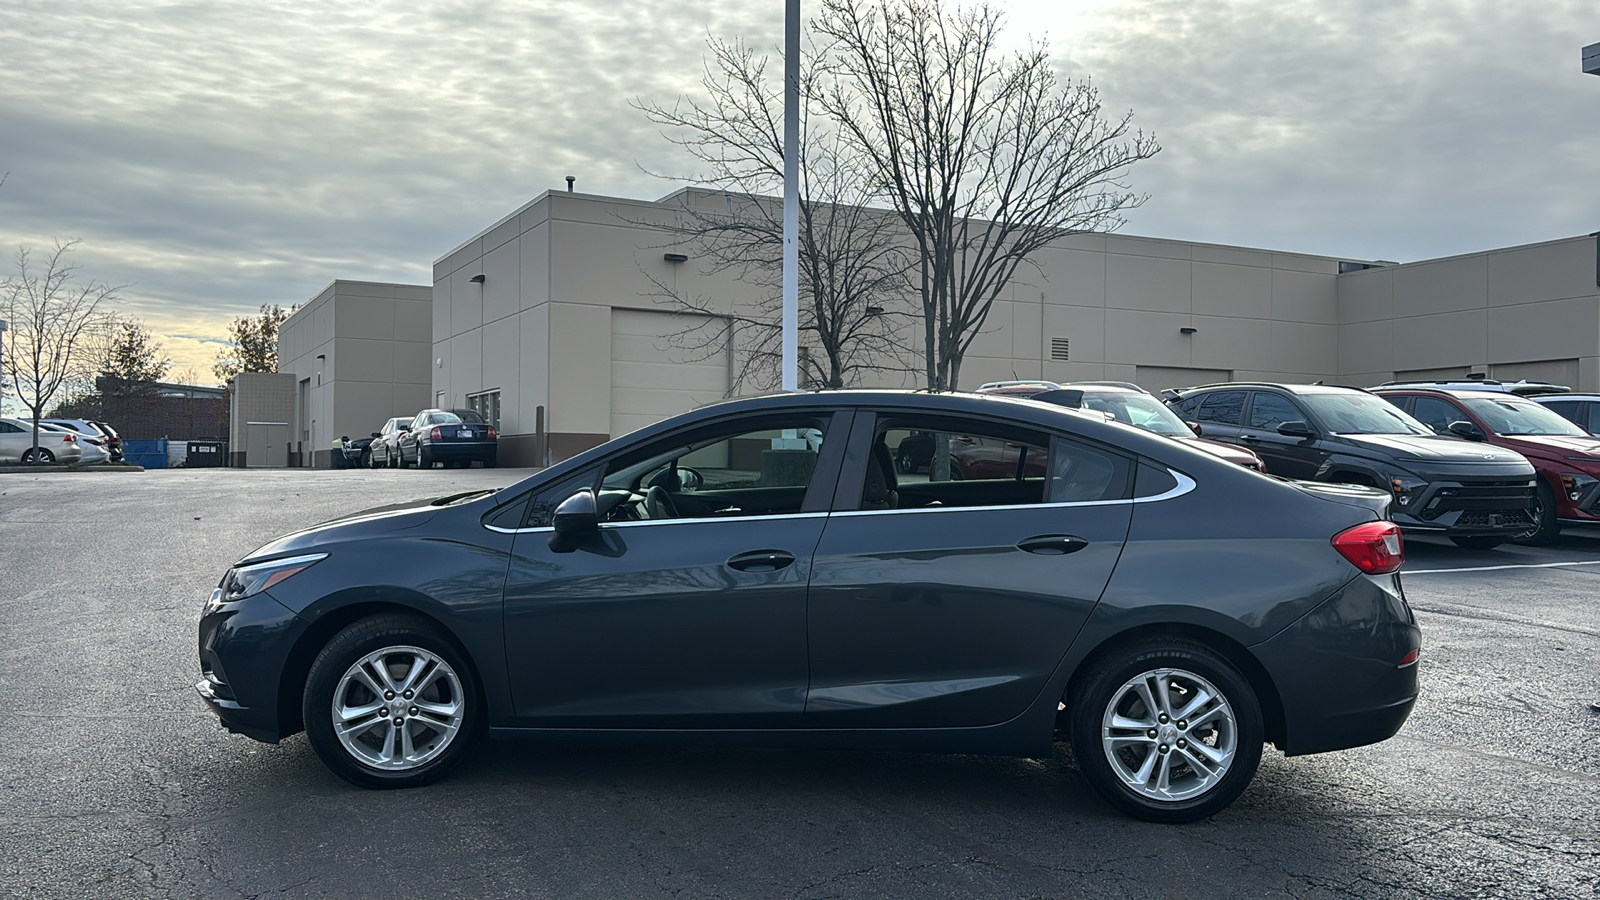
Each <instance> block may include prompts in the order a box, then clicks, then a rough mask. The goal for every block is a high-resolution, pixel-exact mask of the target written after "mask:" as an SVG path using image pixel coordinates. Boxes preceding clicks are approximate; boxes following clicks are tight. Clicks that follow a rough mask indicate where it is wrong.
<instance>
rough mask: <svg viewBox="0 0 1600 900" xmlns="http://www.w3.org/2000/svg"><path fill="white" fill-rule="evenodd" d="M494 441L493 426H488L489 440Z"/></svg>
mask: <svg viewBox="0 0 1600 900" xmlns="http://www.w3.org/2000/svg"><path fill="white" fill-rule="evenodd" d="M494 439H495V433H494V426H493V425H490V426H489V440H491V441H492V440H494Z"/></svg>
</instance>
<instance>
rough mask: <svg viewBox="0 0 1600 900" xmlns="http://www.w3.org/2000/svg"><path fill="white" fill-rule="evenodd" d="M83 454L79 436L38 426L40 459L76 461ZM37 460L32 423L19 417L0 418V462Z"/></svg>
mask: <svg viewBox="0 0 1600 900" xmlns="http://www.w3.org/2000/svg"><path fill="white" fill-rule="evenodd" d="M82 458H83V448H82V447H81V446H79V445H78V436H77V435H76V434H73V433H71V432H70V431H69V432H66V433H63V432H60V431H50V430H48V429H46V428H44V427H40V429H39V453H38V461H39V462H43V463H53V462H61V463H75V462H78V461H79V460H80V459H82ZM33 461H34V450H33V423H31V422H24V421H21V420H19V419H0V463H17V462H22V463H31V462H33Z"/></svg>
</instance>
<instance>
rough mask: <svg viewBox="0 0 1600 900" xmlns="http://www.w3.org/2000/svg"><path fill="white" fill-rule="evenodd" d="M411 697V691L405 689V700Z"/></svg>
mask: <svg viewBox="0 0 1600 900" xmlns="http://www.w3.org/2000/svg"><path fill="white" fill-rule="evenodd" d="M411 697H412V694H411V692H410V691H406V699H407V700H410V699H411Z"/></svg>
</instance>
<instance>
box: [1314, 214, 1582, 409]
mask: <svg viewBox="0 0 1600 900" xmlns="http://www.w3.org/2000/svg"><path fill="white" fill-rule="evenodd" d="M1597 281H1600V251H1597V246H1596V239H1595V237H1593V236H1588V237H1578V238H1568V239H1565V240H1559V241H1549V242H1546V243H1540V244H1530V245H1526V246H1521V247H1507V248H1503V249H1498V250H1490V251H1487V252H1483V253H1473V254H1468V255H1464V256H1453V257H1448V258H1445V259H1433V260H1424V261H1422V262H1415V263H1406V264H1404V265H1394V266H1385V267H1383V268H1378V269H1368V270H1365V271H1361V272H1352V273H1348V274H1346V275H1342V276H1340V278H1339V283H1338V310H1339V329H1338V330H1339V339H1338V346H1339V365H1338V371H1339V378H1340V379H1341V380H1342V381H1345V382H1347V383H1352V384H1362V385H1370V384H1380V383H1382V382H1384V381H1390V380H1394V379H1396V378H1460V377H1465V376H1467V375H1471V374H1477V375H1481V376H1484V377H1488V378H1499V379H1502V380H1513V381H1514V380H1517V379H1521V378H1528V379H1532V380H1544V381H1555V382H1558V383H1561V384H1567V385H1570V386H1571V387H1573V388H1575V389H1578V390H1583V391H1595V390H1600V287H1597V286H1596V283H1597Z"/></svg>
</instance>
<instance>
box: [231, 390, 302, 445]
mask: <svg viewBox="0 0 1600 900" xmlns="http://www.w3.org/2000/svg"><path fill="white" fill-rule="evenodd" d="M294 384H295V382H294V376H293V375H290V374H287V373H284V372H244V373H241V374H239V375H235V376H233V381H232V382H230V383H229V385H228V387H229V391H228V457H229V459H228V465H230V466H241V467H242V466H249V467H251V468H282V467H283V466H287V465H290V464H291V463H292V460H291V454H292V453H293V452H294V445H293V444H292V443H291V442H290V439H289V430H290V428H292V427H293V424H294Z"/></svg>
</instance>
